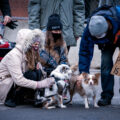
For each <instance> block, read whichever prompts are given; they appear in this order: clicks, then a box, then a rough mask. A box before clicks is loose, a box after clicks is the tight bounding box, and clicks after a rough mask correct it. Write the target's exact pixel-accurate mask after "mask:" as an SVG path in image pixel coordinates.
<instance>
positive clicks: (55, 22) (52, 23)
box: [47, 14, 63, 31]
mask: <svg viewBox="0 0 120 120" xmlns="http://www.w3.org/2000/svg"><path fill="white" fill-rule="evenodd" d="M62 27H63V26H62V23H61V21H60V16H59V15H58V14H52V15H51V16H49V18H48V23H47V30H49V31H51V30H62Z"/></svg>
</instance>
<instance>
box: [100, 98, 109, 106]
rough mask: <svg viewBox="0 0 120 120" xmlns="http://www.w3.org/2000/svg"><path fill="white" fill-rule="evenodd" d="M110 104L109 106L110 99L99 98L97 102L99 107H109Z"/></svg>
mask: <svg viewBox="0 0 120 120" xmlns="http://www.w3.org/2000/svg"><path fill="white" fill-rule="evenodd" d="M110 104H111V99H108V98H101V99H100V100H99V101H98V105H99V106H106V105H110Z"/></svg>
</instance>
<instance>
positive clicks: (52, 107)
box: [47, 106, 56, 110]
mask: <svg viewBox="0 0 120 120" xmlns="http://www.w3.org/2000/svg"><path fill="white" fill-rule="evenodd" d="M54 108H56V107H55V106H49V107H47V109H48V110H50V109H54Z"/></svg>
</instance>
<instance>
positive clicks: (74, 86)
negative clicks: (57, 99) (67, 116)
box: [65, 80, 78, 105]
mask: <svg viewBox="0 0 120 120" xmlns="http://www.w3.org/2000/svg"><path fill="white" fill-rule="evenodd" d="M77 81H78V80H76V81H75V83H74V86H73V91H72V95H73V93H74V91H75V86H76V84H77ZM69 89H70V86H69ZM70 102H71V99H70V100H69V101H68V102H66V103H65V105H66V104H69V103H70Z"/></svg>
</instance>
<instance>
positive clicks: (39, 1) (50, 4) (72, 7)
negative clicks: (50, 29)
mask: <svg viewBox="0 0 120 120" xmlns="http://www.w3.org/2000/svg"><path fill="white" fill-rule="evenodd" d="M54 13H56V14H59V16H60V19H61V22H62V24H63V30H62V32H63V39H64V40H65V41H66V44H67V48H68V50H69V49H70V46H75V45H76V40H78V38H79V37H80V36H81V35H82V32H83V28H84V16H85V10H84V0H57V1H56V0H29V4H28V17H29V20H28V24H29V28H30V29H35V28H39V29H41V30H45V31H46V27H47V21H48V17H49V16H50V15H51V14H54Z"/></svg>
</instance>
